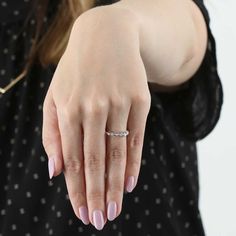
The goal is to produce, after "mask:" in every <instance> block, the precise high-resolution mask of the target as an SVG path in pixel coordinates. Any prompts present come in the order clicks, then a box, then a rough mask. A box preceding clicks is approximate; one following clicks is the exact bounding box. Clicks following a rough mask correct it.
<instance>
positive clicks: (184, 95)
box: [150, 0, 223, 141]
mask: <svg viewBox="0 0 236 236" xmlns="http://www.w3.org/2000/svg"><path fill="white" fill-rule="evenodd" d="M194 2H195V3H196V4H197V6H198V7H199V9H200V10H201V12H202V13H203V16H204V19H205V21H206V24H207V31H208V44H207V49H206V53H205V56H204V59H203V61H202V63H201V65H200V67H199V68H198V70H197V72H196V73H195V74H194V75H193V76H192V78H191V79H190V80H188V82H187V83H186V87H184V89H181V90H179V91H176V92H171V93H163V92H162V93H160V92H156V91H155V92H154V91H152V89H151V88H150V92H151V96H152V100H153V103H154V105H155V106H157V107H158V108H159V109H160V112H161V116H162V117H163V119H169V120H171V122H172V123H173V126H174V127H175V128H176V130H177V131H178V132H179V133H180V134H181V135H183V136H184V137H186V138H187V139H189V140H192V141H197V140H200V139H203V138H204V137H206V136H207V135H208V134H209V133H210V132H211V131H212V130H213V129H214V127H215V126H216V124H217V122H218V120H219V117H220V114H221V107H222V104H223V88H222V84H221V80H220V78H219V75H218V71H217V58H216V43H215V39H214V36H213V34H212V31H211V28H210V17H209V13H208V10H207V9H206V7H205V5H204V2H203V1H202V0H194Z"/></svg>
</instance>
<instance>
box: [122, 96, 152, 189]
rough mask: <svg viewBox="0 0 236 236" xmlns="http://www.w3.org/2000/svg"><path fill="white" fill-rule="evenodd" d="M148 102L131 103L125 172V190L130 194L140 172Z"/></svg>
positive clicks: (143, 100)
mask: <svg viewBox="0 0 236 236" xmlns="http://www.w3.org/2000/svg"><path fill="white" fill-rule="evenodd" d="M149 109H150V100H149V99H146V98H139V99H138V100H136V101H135V102H133V103H132V106H131V109H130V113H129V118H128V125H127V126H128V130H129V131H130V133H129V135H128V136H127V163H126V171H125V190H126V191H127V192H132V191H133V189H134V188H135V186H136V184H137V180H138V175H139V171H140V165H141V158H142V148H143V139H144V132H145V126H146V120H147V115H148V111H149Z"/></svg>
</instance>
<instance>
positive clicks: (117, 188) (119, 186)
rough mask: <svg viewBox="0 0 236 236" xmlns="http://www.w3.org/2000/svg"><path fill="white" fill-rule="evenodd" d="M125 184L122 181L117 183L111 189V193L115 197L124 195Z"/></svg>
mask: <svg viewBox="0 0 236 236" xmlns="http://www.w3.org/2000/svg"><path fill="white" fill-rule="evenodd" d="M123 188H124V183H123V182H122V181H115V182H114V183H113V184H112V185H111V186H110V188H109V191H110V192H111V193H112V195H114V196H120V195H121V194H122V193H123Z"/></svg>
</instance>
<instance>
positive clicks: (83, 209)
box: [79, 206, 90, 225]
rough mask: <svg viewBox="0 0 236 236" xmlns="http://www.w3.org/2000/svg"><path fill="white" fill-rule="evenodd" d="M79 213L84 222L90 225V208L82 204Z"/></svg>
mask: <svg viewBox="0 0 236 236" xmlns="http://www.w3.org/2000/svg"><path fill="white" fill-rule="evenodd" d="M79 215H80V218H81V220H82V222H83V223H84V224H85V225H88V224H89V223H90V222H89V217H88V209H87V207H85V206H82V207H80V208H79Z"/></svg>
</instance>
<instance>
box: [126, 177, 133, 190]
mask: <svg viewBox="0 0 236 236" xmlns="http://www.w3.org/2000/svg"><path fill="white" fill-rule="evenodd" d="M133 189H134V176H129V177H128V179H127V183H126V191H127V192H129V193H130V192H132V191H133Z"/></svg>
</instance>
